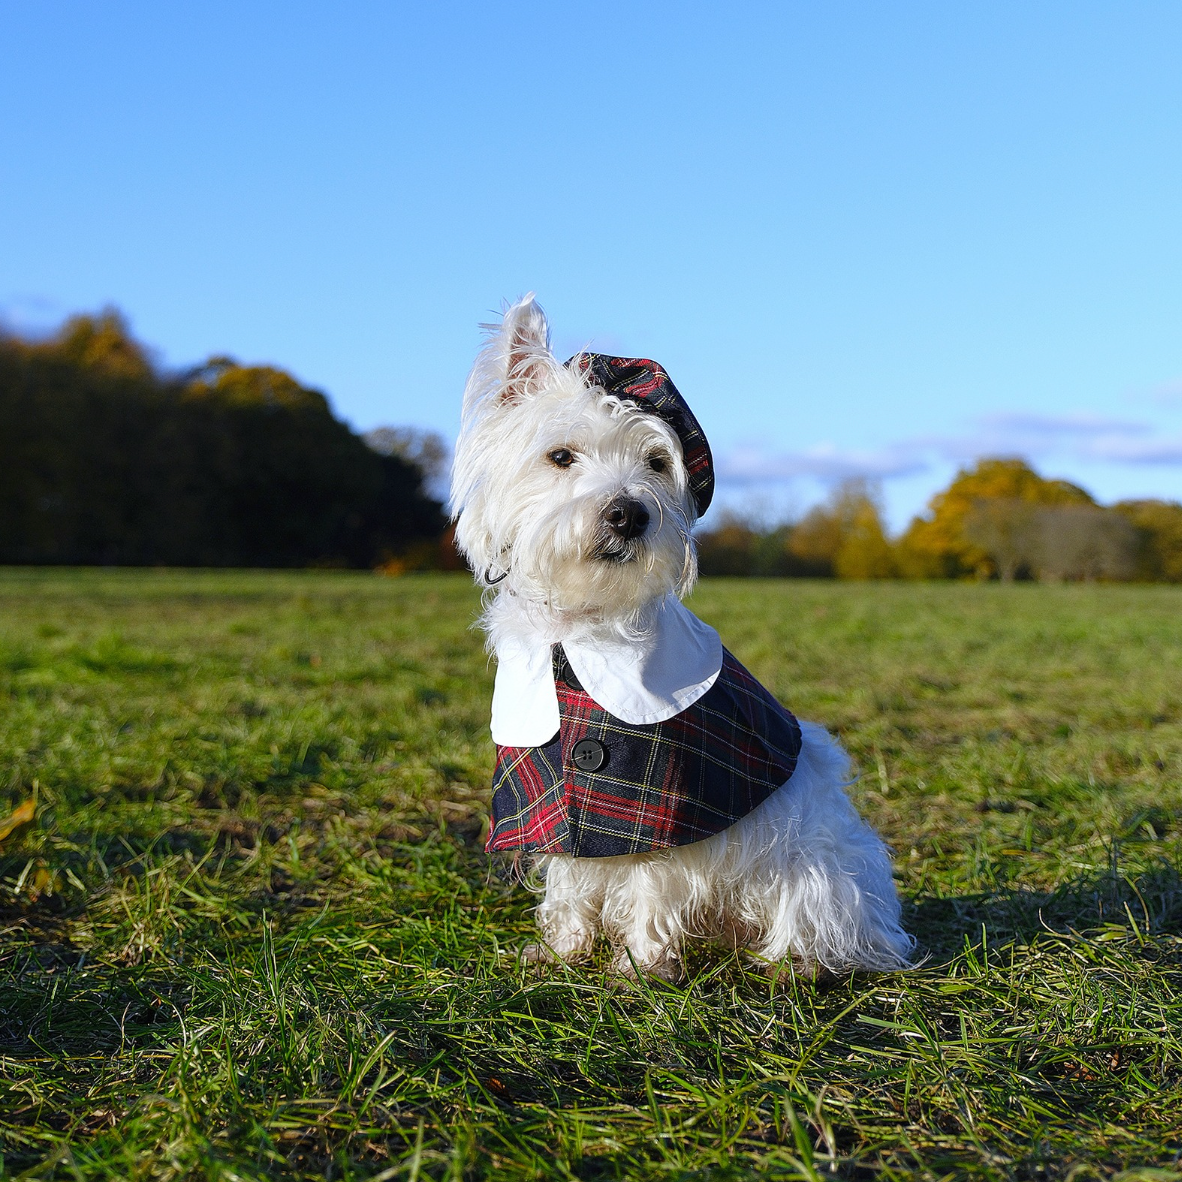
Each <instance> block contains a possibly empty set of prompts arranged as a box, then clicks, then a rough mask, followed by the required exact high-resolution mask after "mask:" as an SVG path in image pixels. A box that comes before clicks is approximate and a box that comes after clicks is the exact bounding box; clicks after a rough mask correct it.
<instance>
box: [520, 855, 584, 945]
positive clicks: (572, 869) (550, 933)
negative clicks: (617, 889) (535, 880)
mask: <svg viewBox="0 0 1182 1182" xmlns="http://www.w3.org/2000/svg"><path fill="white" fill-rule="evenodd" d="M537 868H538V870H539V872H540V873H541V874H542V875H543V876H544V878H545V883H546V894H545V896H544V898H543V899H542V902H541V903H540V904H539V906H538V929H539V930H540V931H541V934H542V939H543V941H544V943H543V944H531V945H529V947H528V948H527V949H526V950H525V956H526V957H527V959H530V960H535V961H546V960H564V961H568V962H572V961H579V960H583V959H585V958H586V957H587V956H589V955H590V953H591V950H592V948H593V947H594V945H595V935H596V932H597V931H598V930H599V910H600V906H601V905H602V902H603V883H602V880H601V877H600V876H599V875H597V874H596V873H595V872H594V866H593V865H592V861H591V859H585V858H582V859H581V858H572V857H568V856H567V855H565V854H553V855H547V856H545V857H543V858H539V859H538V862H537Z"/></svg>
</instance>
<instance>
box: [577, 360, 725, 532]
mask: <svg viewBox="0 0 1182 1182" xmlns="http://www.w3.org/2000/svg"><path fill="white" fill-rule="evenodd" d="M566 364H567V368H572V367H573V368H577V369H578V370H579V372H580V373H582V374H584V375H586V376H587V377H588V378H589V379H590V380H591V382H592V384H593V385H596V386H602V387H603V390H604V393H606V394H611V395H614V396H615V397H616V398H629V399H631V400H632V401H633V402H635V403H636V404H637V405H638V406H640V407H642V408H643V409H644V410H647V411H651V412H652V413H653V414H657V415H660V416H661V418H663V419H664V420H665V422H667V423H668V424H669V426H670V427H672V428H673V430H674V431H676V432H677V438H678V439H680V440H681V450H682V452H684V454H685V466H686V470H687V471H688V472H689V486H690V492H691V494H692V495H693V498H694V505H695V507H696V509H697V512H698V516H699V517H701V516H702V514H703V513H705V512H706V510H707V508H708V507H709V505H710V500H711V498H712V497H713V496H714V460H713V458H712V457H711V455H710V444H709V443H707V442H706V433H705V432H704V431H703V430H702V428H701V425H700V424H699V423H698V420H697V419H695V418H694V414H693V411H691V410H690V408H689V405H688V404H687V402H686V401H685V399H684V398H682V396H681V395H680V394H679V393H678V391H677V387H676V386H675V385H674V384H673V383H672V382H671V381H670V380H669V375H668V374H667V373H666V372H665V371H664V370H663V369H662V368H661V367H660V366H659V365H658V364H657V363H656V362H655V361H648V360H646V359H644V358H640V357H609V356H607V355H606V354H604V353H576V354H575V356H574V357H572V358H571V359H570V360H569V361H568V362H567V363H566Z"/></svg>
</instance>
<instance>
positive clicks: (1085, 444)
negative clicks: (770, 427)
mask: <svg viewBox="0 0 1182 1182" xmlns="http://www.w3.org/2000/svg"><path fill="white" fill-rule="evenodd" d="M984 456H1021V457H1023V458H1027V459H1031V460H1035V461H1040V460H1042V461H1053V460H1059V461H1070V460H1082V461H1092V462H1095V461H1102V462H1109V463H1117V464H1178V465H1182V440H1179V439H1176V438H1167V439H1162V438H1160V437H1155V428H1154V427H1153V426H1152V425H1151V424H1149V423H1145V422H1140V421H1136V420H1132V419H1121V418H1113V417H1109V416H1106V415H1097V414H1094V413H1091V412H1088V411H1079V412H1072V413H1067V414H1040V413H1037V412H1031V411H998V412H995V413H992V414H988V415H982V416H980V417H978V418H977V419H976V420H975V421H974V422H973V424H972V426H971V428H970V430H968V431H966V432H964V433H963V434H948V435H922V436H918V435H917V436H912V437H910V438H905V439H900V440H897V441H896V442H894V443H890V444H887V445H885V446H884V447H881V448H875V449H859V448H841V447H838V446H836V445H835V444H833V443H829V442H826V443H820V444H817V445H815V446H813V447H810V448H806V449H804V450H800V451H771V450H770V449H768V448H765V447H763V446H762V445H759V444H749V445H746V446H741V447H736V448H733V449H731V450H730V451H728V452H727V453H725V454H724V455H722V456H719V457H718V459H717V461H716V462H717V467H718V475H719V478H720V479H721V480H723V481H725V482H727V483H730V484H732V485H751V484H765V483H766V484H771V483H777V482H787V481H792V480H796V479H797V478H800V477H805V478H812V479H814V480H819V481H821V482H822V483H834V482H836V481H839V480H845V479H848V478H850V477H865V478H868V479H873V480H892V479H896V478H901V477H908V476H914V475H917V474H920V473H923V472H926V471H929V470H931V469H933V468H935V467H937V466H939V465H941V464H943V463H949V462H952V463H961V464H963V463H971V462H973V461H974V460H977V459H980V458H982V457H984Z"/></svg>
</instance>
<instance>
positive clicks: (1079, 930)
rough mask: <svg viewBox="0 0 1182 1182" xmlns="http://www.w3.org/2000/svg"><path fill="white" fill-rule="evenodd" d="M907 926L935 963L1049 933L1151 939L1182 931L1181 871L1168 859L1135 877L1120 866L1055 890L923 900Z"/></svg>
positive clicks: (913, 905)
mask: <svg viewBox="0 0 1182 1182" xmlns="http://www.w3.org/2000/svg"><path fill="white" fill-rule="evenodd" d="M904 926H905V927H906V928H907V930H908V931H910V932H911V934H912V935H914V936H915V938H916V940H917V941H918V944H919V947H920V950H921V954H926V955H927V956H928V958H929V959H928V963H929V964H935V965H939V964H944V963H946V962H948V961H949V960H951V959H952V958H954V957H956V956H957V955H959V954H960V953H961V952H962V951H963V950H964V948H965V946H966V944H968V945H979V944H981V943H985V944H987V945H988V947H990V948H992V949H995V950H996V949H999V948H1002V947H1007V946H1024V945H1028V944H1030V943H1032V942H1033V941H1035V940H1037V939H1039V938H1040V937H1042V936H1044V935H1046V934H1048V933H1053V934H1056V935H1069V936H1087V935H1088V934H1097V935H1098V934H1101V933H1102V932H1103V931H1104V930H1105V929H1110V928H1112V927H1119V928H1122V929H1129V928H1130V927H1131V928H1132V929H1133V931H1134V932H1135V933H1136V934H1137V936H1138V937H1139V938H1141V939H1142V940H1146V941H1152V939H1153V938H1154V937H1156V936H1160V935H1179V934H1182V874H1180V873H1179V870H1178V868H1177V867H1176V866H1173V865H1170V864H1168V863H1165V862H1162V863H1159V864H1157V865H1154V866H1150V867H1149V868H1147V869H1144V870H1141V871H1140V872H1139V873H1135V874H1131V875H1130V874H1126V873H1125V872H1124V871H1122V870H1121V869H1120V868H1119V867H1118V866H1117V865H1115V864H1114V865H1113V866H1112V867H1110V868H1109V869H1108V870H1106V871H1099V872H1096V871H1087V872H1083V873H1080V874H1078V875H1076V876H1075V877H1074V878H1071V879H1069V880H1068V881H1066V882H1064V883H1061V884H1060V885H1059V886H1058V887H1056V888H1055V889H1054V890H1052V891H1035V890H1031V889H1029V888H1023V887H1013V888H1007V889H1001V890H994V891H990V892H983V893H981V894H963V895H949V896H937V895H922V896H919V897H918V898H915V899H912V900H911V901H910V902H909V903H907V904H906V905H905V908H904ZM1146 947H1148V945H1146Z"/></svg>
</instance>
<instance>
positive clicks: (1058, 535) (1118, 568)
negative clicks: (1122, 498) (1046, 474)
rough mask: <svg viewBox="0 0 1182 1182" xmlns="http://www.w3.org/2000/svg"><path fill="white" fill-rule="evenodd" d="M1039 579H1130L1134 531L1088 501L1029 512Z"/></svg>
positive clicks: (1060, 580)
mask: <svg viewBox="0 0 1182 1182" xmlns="http://www.w3.org/2000/svg"><path fill="white" fill-rule="evenodd" d="M1035 514H1036V517H1035V519H1036V522H1037V525H1038V544H1037V549H1036V556H1035V563H1036V570H1037V573H1038V577H1039V579H1040V580H1049V581H1053V582H1067V581H1071V582H1086V583H1090V582H1094V581H1096V580H1097V579H1105V580H1119V579H1128V578H1131V577H1132V575H1133V572H1134V571H1135V569H1136V550H1137V535H1136V530H1135V529H1134V528H1133V526H1132V525H1131V524H1130V523H1129V521H1128V520H1127V519H1126V518H1125V517H1123V516H1121V514H1119V513H1116V512H1114V511H1113V510H1111V509H1101V508H1099V507H1098V506H1094V505H1054V506H1044V507H1042V508H1039V509H1037V510H1035Z"/></svg>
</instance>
